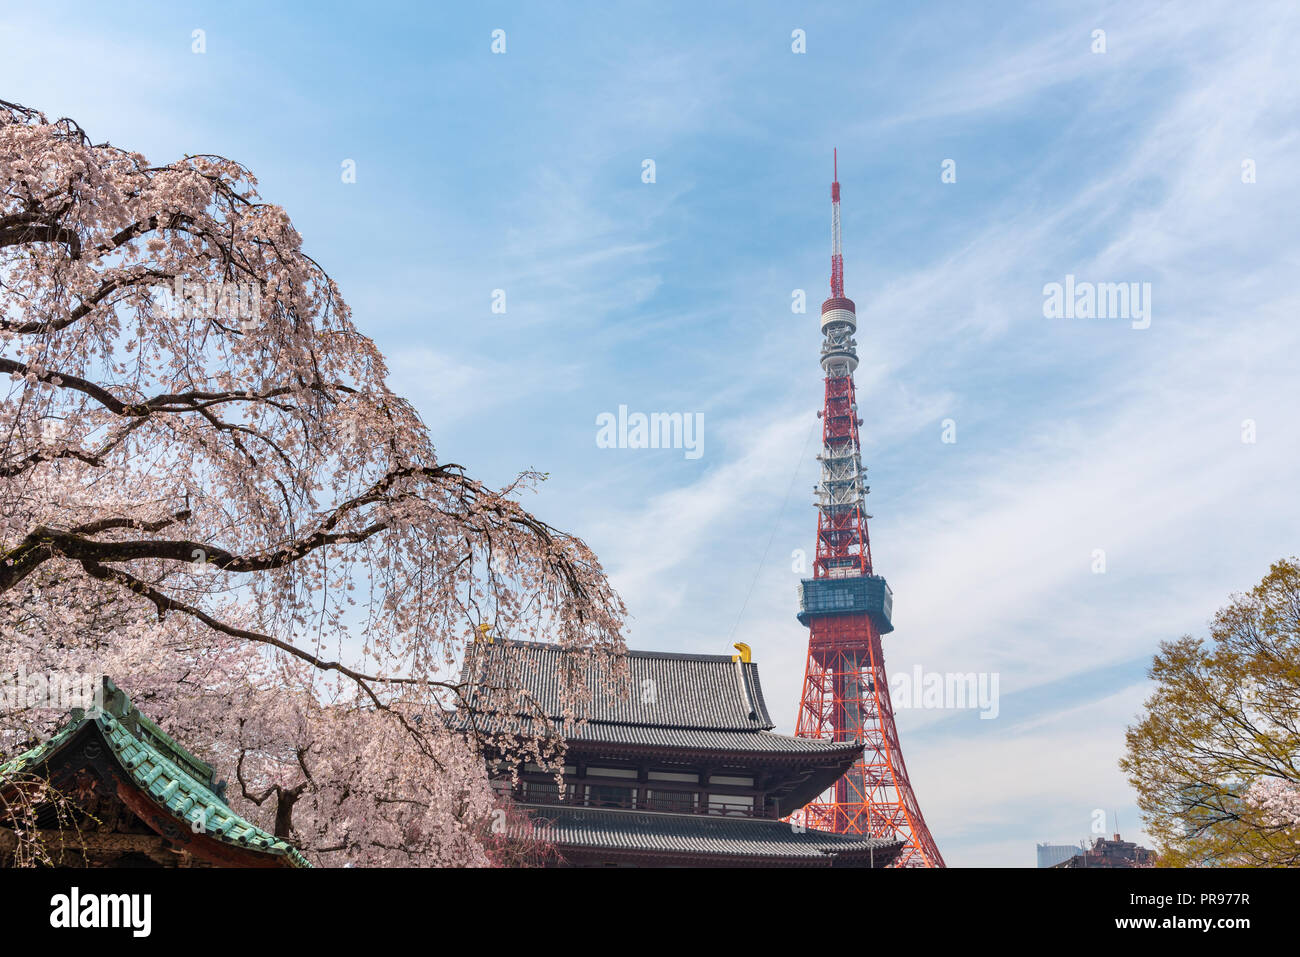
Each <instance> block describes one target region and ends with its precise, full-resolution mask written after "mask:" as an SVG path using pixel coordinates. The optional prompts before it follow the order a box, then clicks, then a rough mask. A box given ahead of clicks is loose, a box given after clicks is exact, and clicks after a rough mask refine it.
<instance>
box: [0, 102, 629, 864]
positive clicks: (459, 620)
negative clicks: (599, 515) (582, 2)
mask: <svg viewBox="0 0 1300 957" xmlns="http://www.w3.org/2000/svg"><path fill="white" fill-rule="evenodd" d="M0 189H2V190H3V194H2V196H0V372H4V373H7V374H8V389H7V392H0V612H2V613H3V618H2V619H0V641H3V642H4V645H3V646H0V647H3V648H4V650H6V651H8V652H9V655H8V658H9V661H10V662H12V661H13V660H14V658H15V656H18V657H19V660H27V661H31V662H33V663H36V662H41V663H44V662H49V661H53V662H54V663H55V666H59V667H68V666H70V665H73V664H77V665H84V666H86V667H94V668H96V669H97V670H99V671H103V672H109V673H111V675H112V677H113V678H114V680H116V681H118V683H119V684H121V685H122V686H123V687H124V688H125V689H126V690H127V691H128V693H131V694H132V695H133V696H134V697H136V698H139V699H141V700H140V701H139V703H140V706H141V707H142V708H144V709H145V710H146V712H148V711H149V710H150V709H151V708H152V709H153V710H155V711H157V712H158V719H159V720H160V721H161V722H162V723H163V724H164V727H167V726H168V723H169V722H170V723H171V725H172V726H171V727H169V730H174V731H175V732H176V736H177V737H178V739H179V740H182V741H185V742H186V743H187V745H188V744H190V743H191V742H194V743H198V744H202V745H205V746H208V747H211V748H212V749H215V751H216V752H217V754H218V759H217V760H216V761H215V762H214V763H217V764H218V765H220V766H222V767H223V769H224V770H226V771H228V773H229V774H230V775H231V776H232V780H235V779H238V782H239V785H238V787H232V789H231V793H232V795H234V796H235V798H236V799H237V800H238V801H240V802H242V809H247V810H248V811H249V812H250V813H251V814H254V815H257V814H261V815H262V818H263V820H267V821H269V822H270V823H271V825H272V826H279V827H280V828H282V829H284V828H292V829H293V831H294V833H295V834H296V835H297V836H299V837H301V838H302V839H303V841H304V846H306V847H307V848H308V849H309V850H311V849H315V850H317V851H320V852H321V853H323V854H325V855H330V854H335V855H340V856H341V858H345V859H346V860H347V861H349V862H352V863H356V864H377V863H386V862H392V861H397V860H403V861H407V860H409V859H410V858H411V856H412V855H411V849H412V848H415V849H417V850H416V853H415V857H416V859H417V862H418V863H448V862H453V861H459V862H464V863H484V862H487V861H488V860H489V857H488V851H487V850H485V845H484V842H483V841H482V840H481V839H478V838H481V831H476V830H475V829H476V828H481V826H482V822H483V821H484V820H485V819H486V818H487V817H490V812H491V806H492V805H491V802H492V797H491V793H490V791H489V790H488V788H487V786H486V783H485V780H484V774H483V767H482V762H481V760H480V759H479V758H478V757H477V756H476V753H475V751H474V748H473V744H474V742H473V741H472V740H471V742H470V744H469V746H467V745H466V743H465V742H464V740H463V735H460V734H458V733H457V732H456V731H455V730H454V729H449V728H448V727H447V726H446V723H445V721H444V720H443V716H444V715H445V714H446V713H448V711H449V710H450V709H451V708H453V707H454V706H455V703H456V698H457V695H458V694H459V691H460V688H459V687H458V684H457V670H456V669H457V662H458V660H459V655H460V652H461V650H462V649H463V648H464V646H465V643H466V642H467V641H471V640H473V639H474V638H475V637H476V636H480V635H481V634H483V633H484V630H485V629H491V633H492V634H493V635H494V636H499V637H502V638H527V639H533V640H553V641H556V642H559V643H560V644H562V645H564V646H566V647H569V648H573V649H587V650H591V651H593V652H595V653H602V654H603V653H617V652H619V651H621V650H622V648H623V644H622V637H621V630H622V618H623V615H624V609H623V606H622V603H621V601H620V600H619V598H618V596H617V595H616V594H615V593H614V591H613V590H612V588H611V587H610V585H609V583H608V581H607V580H606V578H605V575H604V573H603V570H602V569H601V566H600V564H599V562H598V560H597V559H596V557H595V555H594V554H592V552H591V551H590V549H589V548H588V547H587V546H586V545H585V544H584V543H583V542H582V541H581V540H579V539H577V538H575V537H573V536H571V535H567V534H564V533H562V532H560V531H558V530H557V529H555V528H553V527H551V526H550V525H548V524H546V523H545V522H543V521H542V520H540V519H538V518H536V517H535V516H533V515H532V514H530V513H529V512H528V511H526V510H525V509H524V508H523V507H522V506H521V505H520V504H519V502H518V498H519V496H520V495H521V494H523V493H525V492H526V491H528V490H530V489H531V488H533V487H534V486H535V485H536V483H537V482H538V481H539V480H540V478H541V476H540V475H538V474H536V473H523V474H521V475H520V476H519V478H518V479H517V480H516V481H515V482H513V483H511V484H510V485H509V486H507V487H505V488H503V489H497V490H494V489H489V488H487V487H486V486H484V485H483V484H482V483H480V482H478V481H476V480H475V479H473V478H472V477H470V476H469V475H468V474H467V472H466V470H465V469H464V468H462V467H461V466H459V465H456V464H454V463H449V462H442V461H440V460H439V459H438V457H437V455H436V454H435V450H434V446H433V443H432V440H431V438H430V436H429V434H428V431H427V430H426V428H425V426H424V424H423V423H422V422H421V420H420V418H419V416H418V415H417V414H416V412H415V410H414V409H413V408H412V406H411V405H410V404H409V403H408V402H407V401H405V400H404V399H402V398H401V397H400V396H398V395H396V394H394V393H393V392H392V391H391V390H390V389H389V387H388V385H387V383H386V368H385V364H384V360H383V357H382V355H381V354H380V353H379V351H378V349H377V348H376V347H375V345H374V343H373V342H371V341H370V340H369V339H368V338H366V337H365V336H364V335H362V334H361V333H360V332H358V330H357V329H356V327H355V326H354V324H353V322H352V319H351V315H350V312H349V309H348V307H347V305H346V304H345V303H344V301H343V298H342V296H341V295H340V292H339V290H338V288H337V287H336V285H335V283H334V282H333V281H332V280H331V279H330V278H329V277H328V275H327V274H326V273H325V272H324V270H322V269H321V267H320V266H318V265H317V264H316V262H315V261H313V260H312V259H311V257H309V256H308V255H307V254H306V253H304V252H303V250H302V240H301V237H300V236H299V235H298V233H297V232H296V231H295V230H294V228H293V226H292V224H291V223H290V221H289V218H288V216H287V215H286V214H285V212H284V210H282V209H281V208H279V207H278V206H275V205H272V204H268V203H264V202H262V201H261V199H260V198H259V196H258V194H257V192H256V180H255V179H254V177H253V175H252V173H251V172H250V171H248V170H247V169H245V168H244V167H243V166H241V165H240V164H238V163H236V162H233V161H231V160H229V159H225V158H223V157H220V156H207V155H205V156H187V157H185V158H184V159H180V160H176V161H174V162H171V163H169V164H167V165H163V166H155V165H152V164H150V163H149V162H148V161H147V160H146V159H145V158H144V157H143V156H141V155H140V154H139V153H134V152H129V151H127V150H123V149H119V148H117V147H114V146H111V145H109V144H107V143H99V144H95V143H93V142H92V141H91V139H90V137H89V136H88V135H87V134H86V133H85V132H84V131H83V129H82V128H81V127H80V126H79V125H77V124H76V123H75V122H73V121H71V120H67V119H60V120H58V121H55V122H51V121H49V120H48V119H47V118H46V117H45V116H43V115H42V114H40V113H38V112H36V111H34V110H31V109H28V108H25V107H22V106H18V105H16V104H11V103H4V102H0ZM22 656H26V657H25V658H24V657H22ZM187 722H188V723H189V726H185V725H186V723H187ZM232 722H233V723H232ZM497 744H498V746H499V745H500V742H497ZM2 746H3V741H0V747H2ZM521 746H522V747H524V749H525V750H527V748H528V745H527V744H526V743H524V744H522V745H521ZM363 779H364V781H363ZM350 801H351V802H354V803H351V804H350V803H349V802H350ZM357 802H359V803H357ZM363 805H364V806H363ZM276 822H279V823H278V825H277V823H276ZM476 834H477V835H478V837H475V835H476ZM458 835H460V836H458ZM462 836H463V840H462V839H461V837H462Z"/></svg>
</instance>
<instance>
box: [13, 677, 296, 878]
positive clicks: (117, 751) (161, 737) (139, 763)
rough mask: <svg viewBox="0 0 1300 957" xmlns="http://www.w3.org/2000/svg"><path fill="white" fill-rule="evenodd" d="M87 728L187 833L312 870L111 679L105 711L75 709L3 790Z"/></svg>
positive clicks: (18, 763)
mask: <svg viewBox="0 0 1300 957" xmlns="http://www.w3.org/2000/svg"><path fill="white" fill-rule="evenodd" d="M87 725H93V726H95V727H96V728H97V729H98V731H99V733H100V735H101V737H102V738H103V739H104V741H105V742H106V743H107V744H108V746H109V748H110V749H111V751H112V754H113V757H114V758H115V759H116V761H117V763H118V764H119V765H120V766H121V768H122V770H123V771H125V772H126V773H127V774H128V775H129V776H130V778H131V779H132V780H133V781H134V782H135V783H136V785H137V786H138V787H139V788H140V790H141V791H142V792H144V793H145V794H146V795H148V796H149V797H150V798H151V799H152V800H153V802H154V803H155V804H156V805H157V806H158V807H160V808H162V809H163V810H165V811H166V812H167V813H168V814H170V815H171V816H172V817H174V818H175V819H176V820H177V821H178V822H179V823H181V824H184V825H185V826H186V828H187V829H188V828H190V827H192V826H193V825H194V824H196V823H200V822H201V826H202V828H203V831H204V832H205V833H206V834H207V835H208V836H209V837H211V838H213V839H215V840H218V841H221V842H223V843H226V844H229V845H231V846H233V847H239V848H244V849H250V850H254V851H261V852H263V853H266V854H270V855H274V856H279V857H283V858H284V859H285V862H286V863H287V864H289V865H291V866H293V867H311V866H312V864H311V862H310V861H308V860H307V858H306V857H304V856H303V855H302V853H301V852H300V851H299V850H298V849H297V848H296V847H294V846H293V844H291V843H289V842H288V841H285V840H282V839H280V838H278V837H275V836H274V835H271V834H268V833H267V832H266V831H264V830H262V829H261V828H259V827H257V826H256V825H254V824H251V823H249V822H248V821H246V820H244V818H242V817H240V816H239V815H238V814H236V813H235V812H234V811H233V810H232V809H231V808H230V806H229V805H227V804H226V802H225V800H224V799H223V798H222V797H221V796H220V795H218V794H217V793H216V791H215V790H214V787H215V783H214V781H213V775H212V768H211V767H210V766H208V765H207V764H205V763H204V762H203V761H200V760H199V759H198V758H196V757H195V756H194V755H192V754H190V753H189V752H188V751H186V750H185V749H184V748H182V747H181V746H180V745H179V744H177V743H176V742H175V741H174V740H172V738H171V737H169V736H168V735H167V734H166V733H165V732H163V731H162V729H161V728H159V727H158V726H157V725H156V724H154V723H153V722H152V721H150V720H149V719H148V718H146V717H145V716H144V715H142V714H141V713H140V712H139V711H137V710H136V709H135V708H134V707H132V705H131V702H130V700H129V699H128V698H127V696H126V695H125V694H124V693H123V692H122V691H120V690H119V689H118V688H117V687H116V686H114V685H113V683H112V682H111V681H108V680H107V679H105V681H104V704H103V707H102V708H94V709H91V710H89V711H85V710H82V709H80V708H76V709H73V711H72V718H71V720H70V721H69V722H68V723H67V724H65V725H64V726H63V727H62V728H60V729H59V731H58V732H57V733H56V734H55V735H54V736H53V737H51V738H50V739H49V740H48V741H46V742H44V743H43V744H40V745H38V746H37V747H35V748H33V749H32V750H31V751H28V752H26V753H24V754H20V755H18V757H16V758H14V759H13V760H12V761H9V762H7V763H5V764H0V786H3V785H4V783H5V781H6V780H7V779H10V778H13V777H15V776H16V775H18V774H20V773H21V772H24V771H35V770H36V769H37V768H39V767H40V766H41V765H43V764H45V763H46V762H48V761H49V760H50V759H51V758H52V757H54V756H55V755H56V754H57V753H58V752H59V751H60V749H62V748H63V747H64V746H65V745H67V744H68V742H70V741H71V740H72V739H73V737H74V736H75V735H76V734H77V732H79V731H81V730H82V729H83V728H85V727H86V726H87Z"/></svg>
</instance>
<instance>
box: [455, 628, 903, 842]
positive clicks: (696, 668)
mask: <svg viewBox="0 0 1300 957" xmlns="http://www.w3.org/2000/svg"><path fill="white" fill-rule="evenodd" d="M737 647H740V648H741V654H740V655H736V656H730V655H687V654H668V653H662V652H645V651H629V652H628V653H627V655H626V656H625V657H624V659H623V660H624V662H625V663H626V665H627V669H628V673H629V677H630V679H631V682H630V691H631V693H630V694H628V695H618V694H614V693H609V691H608V690H607V689H606V688H605V687H604V682H603V681H602V678H601V676H600V674H599V673H598V667H597V666H598V665H600V664H602V663H601V662H598V661H597V660H595V659H594V658H590V657H584V656H583V655H582V654H581V653H578V652H572V651H568V650H566V649H564V648H561V647H559V646H558V645H552V644H539V643H534V642H525V641H499V640H498V641H496V642H487V641H484V642H479V643H476V644H475V645H474V646H473V648H472V651H471V653H470V654H469V655H467V656H466V670H465V674H464V675H463V678H462V681H463V683H464V685H465V686H466V687H467V688H468V709H467V711H466V712H463V713H462V720H467V719H468V718H469V717H470V716H472V717H473V720H474V723H475V726H476V727H477V728H478V729H479V730H480V731H481V732H486V733H487V734H488V735H492V734H502V733H515V734H524V735H531V734H535V733H538V732H539V731H541V730H542V729H541V728H540V727H539V722H538V719H539V717H541V716H544V717H545V718H548V719H550V720H552V721H556V722H557V723H558V719H560V718H561V716H562V712H563V709H562V707H561V701H560V686H561V681H562V678H561V676H562V675H564V674H565V673H569V674H575V673H578V674H581V676H582V678H583V680H584V681H585V683H586V684H587V686H588V687H590V688H591V689H592V700H591V702H590V704H589V705H587V706H585V707H583V708H580V709H579V710H580V712H581V713H582V715H583V716H584V717H585V718H586V719H587V720H586V723H585V724H583V725H581V726H578V727H574V726H572V725H569V726H567V727H564V728H563V738H564V743H565V746H566V750H565V754H564V769H563V780H562V783H559V784H557V782H556V778H555V774H554V773H553V772H547V771H546V770H544V769H543V768H541V767H539V766H537V765H534V764H529V765H525V766H524V767H523V768H522V769H521V773H520V774H519V775H518V777H517V778H515V779H514V780H513V781H512V780H511V776H510V773H509V768H508V767H507V766H505V765H504V764H501V763H499V761H498V760H497V759H498V758H499V755H496V754H493V753H492V752H491V751H489V753H488V755H487V758H488V761H489V769H490V770H491V773H492V775H493V777H494V778H495V784H496V786H497V787H498V789H499V790H500V791H501V793H502V794H503V795H509V796H510V797H511V798H512V799H513V801H514V803H515V806H516V808H518V809H519V810H522V811H523V812H524V813H525V814H526V815H527V816H528V817H529V818H530V819H531V820H532V821H533V822H534V825H535V826H536V828H537V832H536V836H539V837H541V838H542V839H543V840H546V841H548V842H549V843H550V844H552V845H553V846H554V848H555V849H556V851H557V852H558V853H559V855H560V858H561V860H562V864H563V865H567V866H577V867H584V866H585V867H614V866H624V867H629V866H630V867H662V866H673V865H677V866H681V865H685V866H692V867H707V866H715V867H716V866H725V867H746V866H748V867H755V866H769V867H772V866H777V867H888V866H889V865H891V864H893V863H894V862H895V860H896V859H897V858H898V855H899V852H900V851H901V850H902V846H903V843H902V841H900V840H896V839H894V838H892V837H890V838H873V837H866V836H864V835H860V834H834V833H830V832H827V831H820V830H815V829H813V828H808V827H805V826H803V825H802V824H800V823H798V822H788V821H783V820H782V818H784V817H786V816H788V815H790V813H791V812H792V811H797V810H798V809H799V808H801V807H802V806H803V805H804V804H806V803H807V802H808V801H810V800H812V799H813V798H815V797H816V796H817V795H818V794H820V793H821V792H823V791H825V790H826V789H827V788H829V787H830V786H831V785H832V784H833V783H834V782H835V781H836V779H838V778H839V777H840V776H841V775H842V774H844V772H845V771H846V770H848V768H850V767H852V765H853V762H854V761H855V760H857V758H858V756H859V755H860V754H861V753H862V749H863V746H862V744H861V743H860V742H857V741H827V740H822V739H819V738H798V737H792V736H790V735H783V734H774V733H773V732H772V728H773V727H774V722H773V721H772V718H771V715H770V714H769V713H768V710H767V705H766V703H765V702H764V701H763V691H762V688H761V686H760V685H759V681H758V666H757V665H756V664H754V663H753V662H752V661H750V660H749V652H748V648H745V647H743V646H737ZM601 670H603V669H601ZM520 685H522V687H523V689H524V692H525V694H524V695H522V696H519V698H518V699H515V700H519V701H524V700H527V701H530V702H531V703H532V704H533V706H534V707H531V708H523V707H519V708H518V710H515V706H513V705H509V706H505V707H501V706H496V705H489V704H488V702H489V701H490V699H491V691H492V689H494V688H496V689H500V688H510V687H519V686H520Z"/></svg>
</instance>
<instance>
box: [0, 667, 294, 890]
mask: <svg viewBox="0 0 1300 957" xmlns="http://www.w3.org/2000/svg"><path fill="white" fill-rule="evenodd" d="M101 696H102V697H101V700H99V701H97V702H96V707H94V708H92V709H90V710H83V709H80V708H77V709H73V711H72V717H71V720H70V721H69V722H68V723H67V724H65V725H64V726H63V727H62V728H60V729H59V731H58V733H56V734H55V735H54V736H53V737H51V738H50V739H49V740H48V741H46V742H44V743H43V744H41V745H39V746H38V747H36V748H34V749H33V750H31V751H28V752H27V753H25V754H21V755H19V756H18V757H17V758H15V759H14V760H12V761H10V762H8V763H6V764H2V765H0V866H12V865H14V864H15V863H19V862H20V858H21V857H22V851H23V848H22V847H21V846H20V844H19V840H18V837H17V835H16V834H15V830H14V828H15V825H16V824H21V825H22V827H23V830H24V831H28V832H29V833H28V837H29V838H34V839H35V840H34V841H33V845H38V846H39V847H40V848H41V849H42V852H43V854H44V855H47V857H45V858H44V860H45V862H47V863H52V864H54V865H56V866H65V867H310V866H311V864H310V863H309V862H308V861H307V859H306V858H305V857H303V855H302V854H301V853H300V852H299V851H298V849H297V848H296V847H294V846H293V845H292V844H290V843H289V842H287V841H284V840H281V839H280V838H277V837H274V836H273V835H271V834H268V833H267V832H266V831H263V830H262V829H261V828H258V827H256V826H254V825H253V824H250V823H249V822H248V821H246V820H244V819H243V818H242V817H240V816H239V815H238V814H236V813H235V812H234V811H233V810H231V808H230V806H229V805H227V804H226V802H225V799H224V798H223V797H222V792H223V791H224V788H225V782H220V783H218V782H217V781H216V780H215V779H214V774H213V769H212V768H211V767H210V766H209V765H207V764H205V763H204V762H203V761H200V760H199V759H198V758H196V757H195V756H194V755H192V754H191V753H190V752H188V751H186V750H185V749H184V748H183V747H181V746H180V745H179V744H177V743H176V742H175V741H174V740H172V739H171V738H170V737H169V736H168V735H167V734H165V733H164V732H163V731H162V729H161V728H159V727H158V726H157V725H156V724H154V723H153V722H152V721H150V720H149V719H148V718H146V717H145V716H144V715H142V714H141V713H140V712H139V711H137V710H136V709H135V708H134V707H132V705H131V702H130V700H129V699H128V698H127V696H126V694H124V693H123V692H122V691H121V690H119V689H118V688H117V687H116V686H115V685H114V684H113V683H112V682H111V681H109V680H108V679H107V678H106V679H104V684H103V688H102V692H101ZM51 792H55V793H57V795H58V797H57V798H51V797H50V794H51ZM24 796H26V797H27V798H28V800H27V801H24V800H23V798H24ZM23 806H27V807H30V808H31V817H26V816H22V812H21V811H19V810H18V808H20V807H23ZM33 824H34V826H35V830H34V833H32V832H31V828H32V825H33ZM33 845H27V846H28V848H29V849H31V848H32V847H33ZM32 860H34V861H35V862H37V863H39V862H41V860H42V858H40V857H33V858H32Z"/></svg>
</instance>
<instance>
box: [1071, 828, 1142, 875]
mask: <svg viewBox="0 0 1300 957" xmlns="http://www.w3.org/2000/svg"><path fill="white" fill-rule="evenodd" d="M1155 865H1156V852H1155V851H1153V850H1151V849H1150V848H1146V847H1138V846H1137V844H1135V843H1133V842H1132V841H1122V840H1120V837H1119V835H1118V834H1116V835H1115V837H1114V839H1113V840H1109V841H1108V840H1106V838H1104V837H1099V838H1097V839H1096V840H1095V841H1093V842H1092V847H1090V848H1088V849H1087V850H1084V851H1081V852H1079V853H1076V854H1074V855H1073V856H1072V857H1070V858H1068V859H1067V860H1064V861H1061V863H1059V864H1054V865H1052V866H1053V867H1155Z"/></svg>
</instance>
